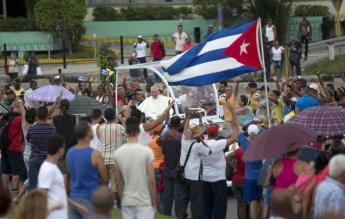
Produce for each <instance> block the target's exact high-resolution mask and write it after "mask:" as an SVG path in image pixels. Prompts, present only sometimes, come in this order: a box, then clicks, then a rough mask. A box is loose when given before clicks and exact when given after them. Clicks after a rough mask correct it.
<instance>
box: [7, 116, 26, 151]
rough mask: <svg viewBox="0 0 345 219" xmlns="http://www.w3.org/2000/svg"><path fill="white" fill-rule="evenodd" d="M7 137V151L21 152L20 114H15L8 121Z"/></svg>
mask: <svg viewBox="0 0 345 219" xmlns="http://www.w3.org/2000/svg"><path fill="white" fill-rule="evenodd" d="M8 139H9V140H10V142H11V143H10V144H9V145H8V148H7V150H8V151H10V152H23V131H22V117H21V116H17V117H16V118H14V119H13V120H12V122H11V123H10V126H9V128H8Z"/></svg>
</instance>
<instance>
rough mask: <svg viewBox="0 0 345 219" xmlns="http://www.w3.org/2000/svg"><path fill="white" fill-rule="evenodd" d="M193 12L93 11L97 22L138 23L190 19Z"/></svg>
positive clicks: (158, 8)
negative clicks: (125, 21) (138, 21)
mask: <svg viewBox="0 0 345 219" xmlns="http://www.w3.org/2000/svg"><path fill="white" fill-rule="evenodd" d="M192 13H193V10H192V9H191V8H188V7H178V8H174V7H167V6H145V7H131V8H121V9H120V11H117V10H115V9H113V8H111V7H97V8H95V9H94V11H93V16H94V20H95V21H120V20H128V21H137V20H172V19H179V18H180V16H182V17H183V18H188V17H190V16H191V15H192Z"/></svg>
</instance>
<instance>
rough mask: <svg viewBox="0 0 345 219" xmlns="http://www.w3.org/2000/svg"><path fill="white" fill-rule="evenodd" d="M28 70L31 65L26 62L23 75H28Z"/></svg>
mask: <svg viewBox="0 0 345 219" xmlns="http://www.w3.org/2000/svg"><path fill="white" fill-rule="evenodd" d="M28 70H29V65H28V64H24V66H23V71H22V74H23V75H27V74H28Z"/></svg>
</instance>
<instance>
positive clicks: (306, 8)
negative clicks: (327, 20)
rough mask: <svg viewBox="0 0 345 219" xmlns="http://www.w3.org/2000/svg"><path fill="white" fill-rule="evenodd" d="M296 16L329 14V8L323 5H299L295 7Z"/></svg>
mask: <svg viewBox="0 0 345 219" xmlns="http://www.w3.org/2000/svg"><path fill="white" fill-rule="evenodd" d="M295 16H323V17H325V16H329V9H328V7H327V6H323V5H299V6H297V7H296V8H295Z"/></svg>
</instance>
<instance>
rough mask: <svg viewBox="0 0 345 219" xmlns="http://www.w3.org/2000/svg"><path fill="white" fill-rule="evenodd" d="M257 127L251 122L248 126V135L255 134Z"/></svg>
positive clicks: (257, 132) (257, 130) (257, 131)
mask: <svg viewBox="0 0 345 219" xmlns="http://www.w3.org/2000/svg"><path fill="white" fill-rule="evenodd" d="M259 131H260V129H259V127H258V126H257V125H254V124H251V125H249V126H248V129H247V132H248V134H249V135H257V134H259Z"/></svg>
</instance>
